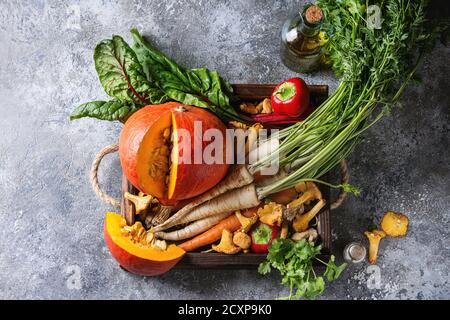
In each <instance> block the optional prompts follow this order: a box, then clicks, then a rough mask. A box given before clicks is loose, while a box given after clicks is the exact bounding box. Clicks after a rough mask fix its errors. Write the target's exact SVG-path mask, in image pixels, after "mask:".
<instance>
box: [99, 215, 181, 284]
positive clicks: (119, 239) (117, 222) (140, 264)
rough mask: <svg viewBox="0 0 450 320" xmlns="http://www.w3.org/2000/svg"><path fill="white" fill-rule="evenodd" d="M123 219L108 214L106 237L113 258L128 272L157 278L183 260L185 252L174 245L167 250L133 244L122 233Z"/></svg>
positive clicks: (128, 237) (105, 229)
mask: <svg viewBox="0 0 450 320" xmlns="http://www.w3.org/2000/svg"><path fill="white" fill-rule="evenodd" d="M122 223H124V222H123V218H122V216H121V215H119V214H117V213H112V212H108V213H106V219H105V227H104V237H105V242H106V245H107V246H108V248H109V250H110V252H111V254H112V256H113V257H114V258H115V259H116V260H117V262H118V263H119V264H120V265H121V266H122V267H123V268H124V269H126V270H128V271H130V272H132V273H135V274H139V275H143V276H156V275H160V274H163V273H165V272H167V271H169V270H170V269H172V268H173V267H174V266H175V265H176V264H177V263H178V261H180V260H181V258H183V256H184V254H185V251H184V250H183V249H181V248H179V247H177V246H176V245H174V244H171V245H169V246H168V247H167V249H166V250H161V249H158V248H154V247H151V246H150V245H143V244H141V243H136V242H133V240H132V238H131V237H130V236H125V235H123V233H122V232H121V230H120V229H121V224H122Z"/></svg>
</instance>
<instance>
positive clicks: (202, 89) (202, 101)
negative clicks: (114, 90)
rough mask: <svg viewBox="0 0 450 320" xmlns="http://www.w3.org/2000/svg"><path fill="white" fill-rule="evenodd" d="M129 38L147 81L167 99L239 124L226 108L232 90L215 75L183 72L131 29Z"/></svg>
mask: <svg viewBox="0 0 450 320" xmlns="http://www.w3.org/2000/svg"><path fill="white" fill-rule="evenodd" d="M131 34H132V36H133V40H134V45H133V50H134V52H135V53H136V56H137V58H138V60H139V62H140V64H141V65H142V68H143V72H144V73H145V75H146V77H147V79H149V80H150V81H154V82H155V83H156V84H157V85H158V86H159V87H160V88H161V89H162V90H163V91H164V93H165V94H166V95H167V96H168V97H169V98H170V99H173V100H175V101H178V102H181V103H184V104H189V105H194V106H197V107H201V108H206V109H210V110H211V111H212V112H214V113H216V114H217V115H218V116H219V117H220V118H222V120H224V121H229V120H241V119H240V117H239V115H238V114H237V113H236V111H235V110H234V109H233V107H231V105H230V97H232V94H233V88H232V87H231V85H230V84H229V83H228V82H226V81H225V80H224V79H222V78H221V77H220V76H219V74H218V73H217V71H210V70H208V69H206V68H199V69H191V70H185V69H184V68H182V67H180V66H179V65H178V64H177V63H176V62H175V61H174V60H172V59H170V58H169V57H167V56H166V55H164V54H163V53H162V52H161V51H159V50H158V49H156V48H155V47H154V46H152V44H151V43H150V42H148V41H146V40H145V39H144V38H143V37H142V36H141V35H140V34H139V32H138V31H137V30H136V29H132V30H131ZM233 99H234V98H233Z"/></svg>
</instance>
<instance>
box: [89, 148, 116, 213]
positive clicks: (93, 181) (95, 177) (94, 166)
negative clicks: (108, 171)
mask: <svg viewBox="0 0 450 320" xmlns="http://www.w3.org/2000/svg"><path fill="white" fill-rule="evenodd" d="M117 150H119V145H118V144H117V143H115V144H111V145H109V146H106V147H104V148H103V149H102V150H100V151H99V152H98V153H97V154H96V155H95V158H94V161H93V162H92V166H91V172H90V175H89V177H90V180H91V184H92V189H94V192H95V194H96V195H97V197H99V198H100V200H102V201H103V202H104V203H106V204H109V205H112V206H114V207H117V208H120V201H119V200H117V199H114V198H113V197H111V196H109V195H107V194H106V193H105V192H104V191H103V190H102V188H100V184H99V182H98V174H97V173H98V167H99V165H100V162H101V161H102V159H103V157H104V156H106V155H107V154H109V153H113V152H117Z"/></svg>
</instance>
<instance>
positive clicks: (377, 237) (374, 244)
mask: <svg viewBox="0 0 450 320" xmlns="http://www.w3.org/2000/svg"><path fill="white" fill-rule="evenodd" d="M364 234H365V235H366V237H367V239H369V263H370V264H375V263H377V255H378V246H379V244H380V241H381V239H383V238H384V237H385V236H386V233H385V232H384V231H381V230H373V231H366V232H364Z"/></svg>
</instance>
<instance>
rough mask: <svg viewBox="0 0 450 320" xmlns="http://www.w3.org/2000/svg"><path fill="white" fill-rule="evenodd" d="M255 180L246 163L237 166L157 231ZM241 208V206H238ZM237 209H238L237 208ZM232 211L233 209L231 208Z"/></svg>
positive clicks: (170, 225)
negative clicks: (216, 198)
mask: <svg viewBox="0 0 450 320" xmlns="http://www.w3.org/2000/svg"><path fill="white" fill-rule="evenodd" d="M252 182H253V175H252V174H251V173H250V172H249V171H248V169H247V167H246V166H245V165H242V166H236V167H235V168H234V170H233V171H231V172H230V174H229V175H228V176H227V177H225V179H224V180H222V181H221V182H219V183H218V184H217V185H216V186H215V187H214V188H212V189H210V190H208V191H206V192H205V193H203V194H201V195H200V196H198V197H196V198H194V199H193V200H192V201H191V202H190V203H189V204H188V205H186V206H184V207H183V208H182V209H180V210H179V211H178V212H177V213H175V214H174V215H173V216H171V217H170V218H169V219H167V220H166V221H165V222H164V223H162V224H160V225H158V226H156V227H155V231H163V230H166V229H169V228H170V227H172V226H175V225H177V224H179V223H178V221H179V220H180V219H181V218H183V217H184V216H186V215H187V214H188V213H189V212H191V211H192V210H193V209H194V208H195V207H197V206H199V205H201V204H203V203H205V202H207V201H209V200H211V199H213V198H215V197H218V196H220V195H222V194H224V193H226V192H227V191H230V190H233V189H237V188H240V187H243V186H246V185H248V184H249V183H252ZM238 209H240V208H238ZM236 210H237V209H236ZM229 211H232V210H229Z"/></svg>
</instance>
